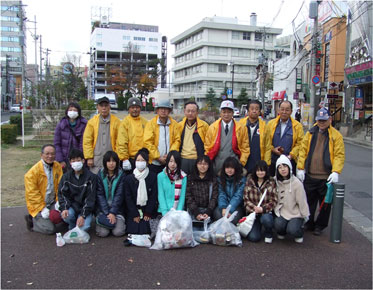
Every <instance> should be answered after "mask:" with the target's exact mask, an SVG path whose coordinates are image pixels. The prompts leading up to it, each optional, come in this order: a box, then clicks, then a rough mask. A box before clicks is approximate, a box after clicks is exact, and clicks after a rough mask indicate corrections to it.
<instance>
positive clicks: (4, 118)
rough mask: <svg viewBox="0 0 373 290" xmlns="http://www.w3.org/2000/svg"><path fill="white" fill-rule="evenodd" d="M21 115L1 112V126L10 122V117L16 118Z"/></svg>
mask: <svg viewBox="0 0 373 290" xmlns="http://www.w3.org/2000/svg"><path fill="white" fill-rule="evenodd" d="M19 114H20V113H10V112H9V111H7V112H1V124H4V123H6V122H8V121H9V119H10V116H15V115H19Z"/></svg>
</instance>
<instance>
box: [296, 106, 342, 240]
mask: <svg viewBox="0 0 373 290" xmlns="http://www.w3.org/2000/svg"><path fill="white" fill-rule="evenodd" d="M315 119H316V124H315V125H314V126H313V127H312V128H311V129H310V130H309V131H308V132H307V133H306V136H305V137H304V139H303V142H302V146H301V148H300V150H299V158H298V164H297V166H298V170H297V177H298V178H299V179H300V180H301V181H304V189H305V191H306V194H307V202H308V206H309V208H310V219H309V221H308V222H307V223H306V228H307V229H308V230H311V231H313V234H314V235H316V236H319V235H320V234H321V232H322V230H323V229H324V228H326V227H327V226H328V221H329V216H330V210H331V204H329V203H323V200H324V198H325V195H326V192H327V184H328V183H329V184H330V183H336V182H338V179H339V174H341V172H342V169H343V166H344V161H345V147H344V143H343V137H342V134H341V133H339V132H338V131H337V130H336V129H335V128H333V127H332V126H331V121H332V120H331V117H330V113H329V111H328V110H327V109H326V108H321V109H320V110H318V111H317V115H316V118H315ZM317 203H319V204H320V211H319V214H318V216H317V219H316V220H315V213H316V209H317Z"/></svg>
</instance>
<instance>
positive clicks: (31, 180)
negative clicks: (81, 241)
mask: <svg viewBox="0 0 373 290" xmlns="http://www.w3.org/2000/svg"><path fill="white" fill-rule="evenodd" d="M55 157H56V148H55V147H54V146H53V145H52V144H47V145H44V146H43V148H42V149H41V160H40V161H39V162H38V163H36V164H35V165H34V166H33V167H32V168H31V169H30V170H29V171H28V172H27V173H26V174H25V197H26V204H27V210H28V212H29V214H28V215H26V216H25V219H26V226H27V229H28V230H29V231H34V232H38V233H42V234H48V235H50V234H54V233H55V232H56V231H57V228H56V224H57V225H58V224H61V223H62V224H63V222H62V220H61V217H60V214H59V212H58V211H56V210H54V208H55V204H56V201H57V189H58V184H59V182H60V180H61V178H62V168H61V165H60V164H59V163H58V162H57V161H55Z"/></svg>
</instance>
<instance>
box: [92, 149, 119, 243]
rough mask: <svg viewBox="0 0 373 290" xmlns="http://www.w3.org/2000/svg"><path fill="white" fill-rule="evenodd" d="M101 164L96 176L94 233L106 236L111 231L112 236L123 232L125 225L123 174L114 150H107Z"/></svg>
mask: <svg viewBox="0 0 373 290" xmlns="http://www.w3.org/2000/svg"><path fill="white" fill-rule="evenodd" d="M103 166H104V168H103V169H101V170H100V171H99V172H98V174H97V176H98V183H97V184H98V185H97V204H98V211H99V212H98V215H97V218H96V234H97V235H98V236H99V237H103V238H104V237H106V236H108V235H109V233H110V231H112V233H113V235H114V236H117V237H120V236H123V235H124V234H125V231H126V225H125V221H124V216H123V209H124V208H123V207H124V204H123V202H124V192H123V180H124V176H125V174H124V173H123V171H122V169H121V168H120V164H119V157H118V155H117V153H115V152H114V151H108V152H106V153H105V155H104V157H103Z"/></svg>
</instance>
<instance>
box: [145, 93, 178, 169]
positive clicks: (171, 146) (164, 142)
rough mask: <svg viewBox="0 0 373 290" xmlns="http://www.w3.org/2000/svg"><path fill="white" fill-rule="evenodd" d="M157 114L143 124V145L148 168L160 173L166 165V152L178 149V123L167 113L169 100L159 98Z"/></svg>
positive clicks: (168, 111)
mask: <svg viewBox="0 0 373 290" xmlns="http://www.w3.org/2000/svg"><path fill="white" fill-rule="evenodd" d="M155 110H156V112H157V116H156V117H154V118H153V119H151V120H150V121H149V122H148V123H147V124H146V126H145V131H144V147H145V148H146V149H148V150H149V163H151V164H150V165H149V170H151V171H153V172H155V173H156V174H158V173H160V172H161V171H162V170H163V168H164V167H165V165H166V158H167V154H168V153H169V152H170V151H172V150H179V147H180V134H179V133H178V127H179V126H178V123H177V122H176V121H175V120H174V119H172V118H171V117H170V116H169V115H170V113H171V111H172V106H171V104H170V101H169V100H160V101H159V102H158V104H157V105H156V107H155Z"/></svg>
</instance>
